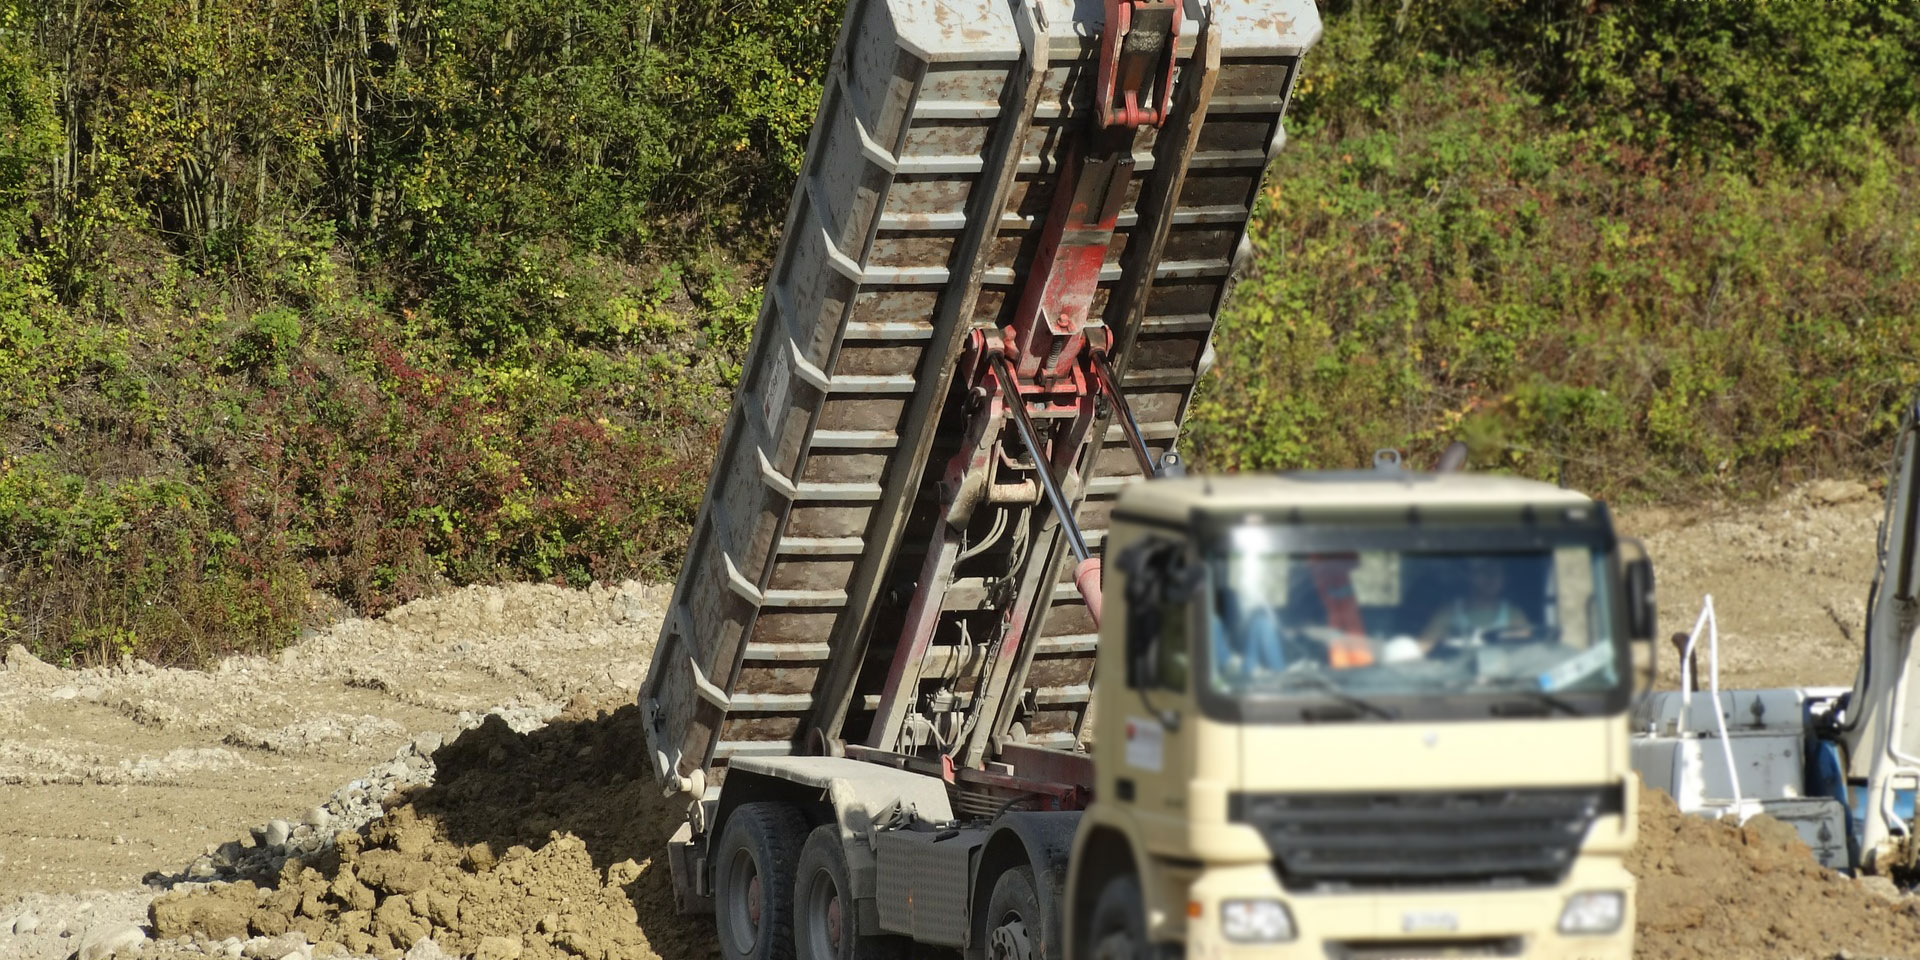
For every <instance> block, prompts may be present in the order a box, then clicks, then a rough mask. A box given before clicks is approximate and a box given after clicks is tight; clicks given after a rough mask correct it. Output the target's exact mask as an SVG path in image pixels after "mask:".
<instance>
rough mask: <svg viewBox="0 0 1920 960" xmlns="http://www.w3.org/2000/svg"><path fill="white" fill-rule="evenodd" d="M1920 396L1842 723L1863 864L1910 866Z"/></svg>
mask: <svg viewBox="0 0 1920 960" xmlns="http://www.w3.org/2000/svg"><path fill="white" fill-rule="evenodd" d="M1916 524H1920V400H1916V401H1915V403H1914V404H1913V405H1911V406H1909V407H1908V409H1907V411H1906V413H1905V415H1904V416H1903V417H1902V418H1901V423H1900V433H1899V437H1898V439H1897V440H1896V442H1895V445H1894V460H1893V466H1892V468H1891V475H1890V476H1889V477H1888V482H1887V491H1886V509H1885V512H1884V514H1883V515H1882V517H1881V521H1880V535H1879V543H1878V546H1879V563H1878V567H1877V568H1876V570H1875V572H1874V578H1873V587H1872V590H1871V592H1870V593H1869V596H1868V604H1867V629H1866V649H1865V651H1864V652H1863V655H1862V656H1861V659H1860V670H1859V673H1858V675H1857V676H1856V677H1855V679H1854V685H1853V692H1852V693H1851V694H1849V695H1848V697H1847V700H1846V705H1845V708H1844V709H1843V710H1842V711H1841V713H1840V716H1839V719H1838V722H1837V730H1836V731H1835V732H1836V733H1837V736H1836V737H1835V739H1836V740H1838V742H1839V743H1840V744H1841V745H1842V746H1843V748H1844V755H1845V763H1846V772H1847V780H1848V781H1849V782H1850V783H1854V784H1864V789H1859V788H1857V787H1856V788H1855V789H1854V791H1853V796H1852V798H1851V800H1852V805H1853V806H1854V807H1855V811H1854V820H1855V822H1856V824H1858V826H1859V830H1860V837H1859V841H1860V858H1861V861H1862V864H1863V866H1865V867H1866V868H1868V869H1871V870H1873V871H1875V872H1878V873H1887V872H1891V871H1892V870H1894V869H1910V868H1911V867H1913V866H1914V864H1915V861H1916V859H1920V851H1917V850H1916V846H1915V843H1914V824H1913V816H1914V813H1913V797H1914V791H1915V788H1916V787H1920V705H1916V704H1915V703H1914V701H1913V700H1912V692H1913V689H1914V686H1915V682H1916V677H1920V658H1916V657H1915V656H1914V630H1915V628H1916V627H1920V529H1916Z"/></svg>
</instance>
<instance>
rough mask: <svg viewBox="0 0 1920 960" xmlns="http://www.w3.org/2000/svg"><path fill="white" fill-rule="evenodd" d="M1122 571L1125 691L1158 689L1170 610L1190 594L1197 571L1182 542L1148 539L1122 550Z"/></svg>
mask: <svg viewBox="0 0 1920 960" xmlns="http://www.w3.org/2000/svg"><path fill="white" fill-rule="evenodd" d="M1120 571H1121V572H1122V573H1123V574H1125V575H1126V578H1127V586H1126V598H1127V618H1126V643H1127V686H1129V687H1133V688H1137V689H1145V688H1148V687H1154V686H1158V685H1159V683H1160V680H1161V673H1160V667H1161V661H1162V659H1163V658H1162V657H1161V650H1160V646H1161V644H1160V639H1161V636H1162V634H1163V633H1164V632H1165V629H1166V623H1165V622H1164V621H1165V619H1166V616H1167V606H1168V604H1169V602H1179V601H1182V600H1184V599H1186V598H1187V597H1188V596H1189V595H1190V594H1192V592H1193V589H1194V587H1195V586H1196V585H1197V584H1198V583H1199V569H1198V568H1197V567H1196V566H1194V565H1193V564H1190V563H1189V562H1188V561H1187V553H1186V548H1185V547H1184V546H1182V545H1181V544H1180V543H1178V542H1176V541H1173V540H1168V539H1165V538H1163V537H1148V538H1146V539H1145V540H1142V541H1140V542H1138V543H1135V544H1134V545H1132V546H1130V547H1128V548H1127V549H1125V550H1123V551H1121V553H1120ZM1176 615H1177V614H1176Z"/></svg>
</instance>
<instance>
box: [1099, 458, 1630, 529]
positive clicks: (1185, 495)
mask: <svg viewBox="0 0 1920 960" xmlns="http://www.w3.org/2000/svg"><path fill="white" fill-rule="evenodd" d="M1592 503H1593V500H1592V498H1590V497H1588V496H1587V495H1585V494H1583V493H1580V492H1578V491H1575V490H1567V489H1563V488H1561V487H1556V486H1554V485H1553V484H1550V483H1541V482H1540V481H1538V480H1526V479H1522V478H1520V477H1508V476H1500V475H1497V474H1485V473H1422V472H1418V471H1411V470H1316V471H1307V470H1303V471H1297V472H1291V473H1256V474H1225V475H1218V476H1191V477H1178V478H1168V479H1161V480H1153V481H1150V482H1147V483H1136V484H1133V485H1131V486H1129V487H1127V489H1126V490H1125V491H1124V492H1122V493H1121V495H1120V500H1119V502H1118V503H1117V504H1116V505H1115V507H1114V512H1115V513H1118V514H1132V515H1134V516H1141V517H1152V518H1155V519H1161V520H1168V521H1172V522H1176V523H1179V522H1184V521H1185V520H1186V518H1187V517H1189V516H1191V515H1192V514H1193V513H1194V511H1196V510H1198V511H1204V512H1207V513H1223V512H1233V511H1246V512H1250V513H1252V512H1258V513H1267V512H1272V511H1276V510H1290V509H1299V510H1303V511H1307V512H1310V513H1311V512H1316V511H1322V510H1325V511H1337V512H1341V513H1349V512H1355V511H1365V510H1387V509H1405V508H1407V507H1419V508H1422V509H1439V510H1448V509H1473V508H1476V507H1478V508H1488V507H1501V506H1512V507H1522V506H1533V507H1574V506H1586V505H1591V504H1592Z"/></svg>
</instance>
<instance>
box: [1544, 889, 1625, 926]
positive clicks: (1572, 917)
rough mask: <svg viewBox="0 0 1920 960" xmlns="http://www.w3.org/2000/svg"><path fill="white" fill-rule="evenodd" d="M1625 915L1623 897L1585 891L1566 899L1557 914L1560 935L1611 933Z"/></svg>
mask: <svg viewBox="0 0 1920 960" xmlns="http://www.w3.org/2000/svg"><path fill="white" fill-rule="evenodd" d="M1626 914H1627V897H1626V894H1623V893H1621V892H1620V891H1618V890H1588V891H1586V892H1585V893H1576V894H1574V895H1573V896H1571V897H1568V898H1567V908H1566V909H1565V910H1562V911H1560V932H1561V933H1612V932H1614V931H1615V930H1618V929H1620V921H1621V920H1623V919H1625V917H1626Z"/></svg>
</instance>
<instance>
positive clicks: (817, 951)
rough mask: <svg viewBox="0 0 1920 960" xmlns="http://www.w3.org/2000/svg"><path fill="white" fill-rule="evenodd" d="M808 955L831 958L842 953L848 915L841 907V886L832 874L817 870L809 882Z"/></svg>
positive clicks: (817, 959)
mask: <svg viewBox="0 0 1920 960" xmlns="http://www.w3.org/2000/svg"><path fill="white" fill-rule="evenodd" d="M806 910H807V939H806V944H805V946H806V949H807V955H808V957H810V958H813V960H832V958H836V957H838V956H840V942H841V939H842V936H843V934H844V927H843V924H844V922H845V919H844V917H843V915H842V913H841V910H840V888H839V887H837V886H835V885H834V882H833V874H831V873H828V872H827V871H825V870H819V871H816V872H815V873H814V875H813V882H812V883H810V884H808V885H807V904H806Z"/></svg>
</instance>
